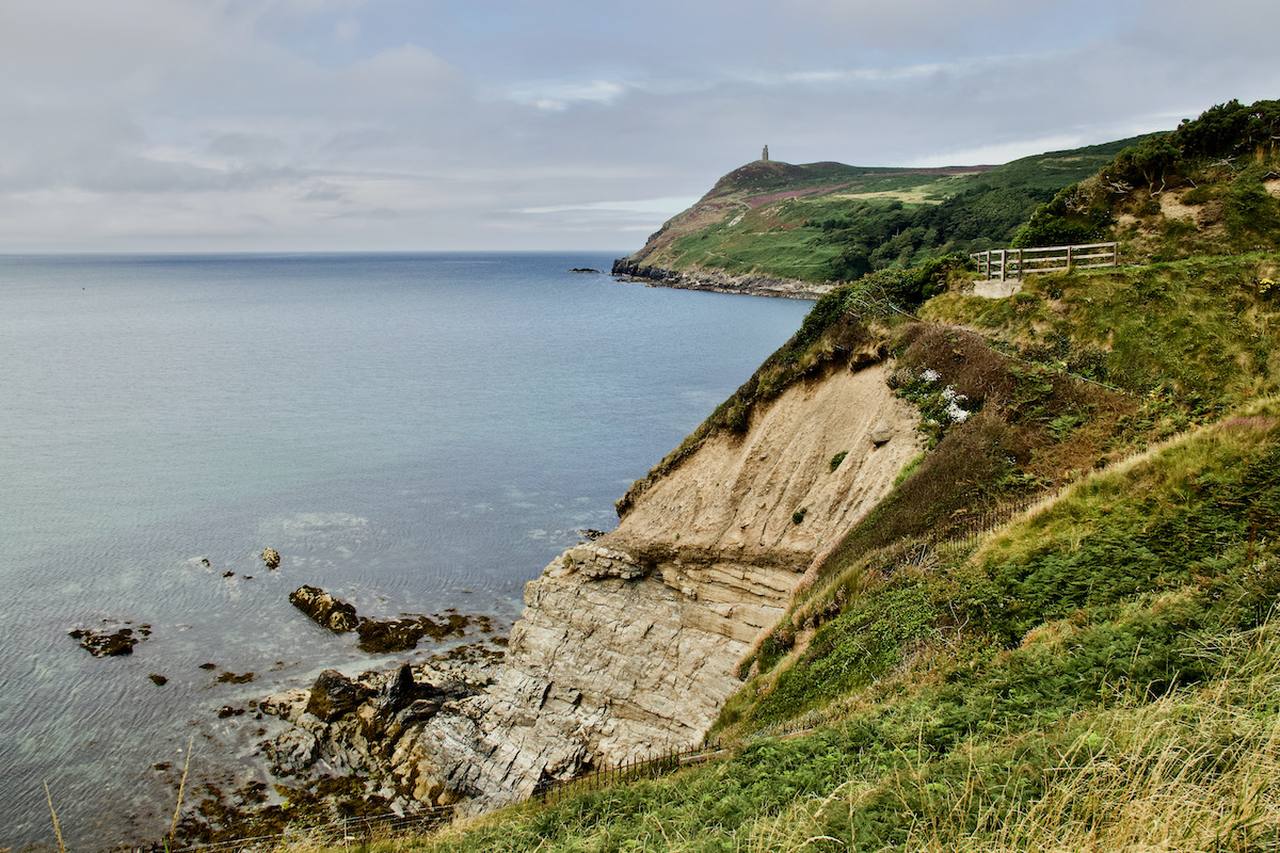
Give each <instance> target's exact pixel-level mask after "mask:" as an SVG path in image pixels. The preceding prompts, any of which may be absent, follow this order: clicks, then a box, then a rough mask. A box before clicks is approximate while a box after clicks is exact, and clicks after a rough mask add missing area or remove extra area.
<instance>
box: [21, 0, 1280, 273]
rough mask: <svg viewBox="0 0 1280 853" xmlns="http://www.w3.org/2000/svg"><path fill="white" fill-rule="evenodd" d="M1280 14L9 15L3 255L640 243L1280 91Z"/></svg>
mask: <svg viewBox="0 0 1280 853" xmlns="http://www.w3.org/2000/svg"><path fill="white" fill-rule="evenodd" d="M1277 31H1280V3H1275V2H1263V1H1262V0H1253V2H1245V1H1244V0H1215V1H1214V2H1205V0H1149V2H1125V0H1111V2H1093V0H1083V2H1072V3H1048V2H1037V0H967V2H961V0H895V2H884V1H883V0H879V2H864V0H858V1H857V2H854V0H845V2H841V0H774V2H758V0H714V1H712V0H707V2H703V0H679V1H678V2H672V1H671V0H645V2H637V3H632V2H608V0H582V2H578V0H564V2H558V0H539V1H538V2H534V0H511V1H510V2H506V0H459V2H446V0H439V2H432V0H417V2H410V0H363V2H362V1H361V0H189V2H188V0H0V117H2V121H3V124H2V125H0V251H7V252H23V251H138V250H143V251H146V250H160V251H183V250H192V251H237V250H240V251H264V250H370V249H402V250H418V249H566V248H570V249H610V250H624V249H632V248H635V247H637V246H638V245H639V244H640V243H642V242H643V239H644V237H645V236H646V235H647V234H648V233H649V232H650V231H652V230H654V229H655V228H656V227H657V226H658V225H660V224H661V223H662V221H663V220H664V219H665V218H666V217H667V216H669V215H671V214H672V213H675V212H677V211H678V210H680V209H681V208H683V207H685V206H686V205H687V204H689V203H690V202H691V201H692V200H693V199H694V198H696V197H697V196H699V195H701V194H702V193H703V192H704V191H705V190H706V189H707V188H709V187H710V185H711V184H712V182H713V181H714V180H715V179H716V178H717V177H718V176H720V175H721V174H723V173H724V172H726V171H728V170H730V169H732V168H734V167H735V166H738V165H740V164H742V163H744V162H747V161H749V160H752V159H754V158H755V157H757V156H758V155H759V151H760V146H761V145H763V144H764V143H766V142H767V143H768V144H769V146H770V150H771V151H772V153H773V156H774V159H779V160H786V161H789V162H796V163H802V162H810V161H814V160H839V161H842V162H845V163H854V164H859V165H919V164H952V163H960V164H967V163H979V162H987V163H994V162H1004V161H1006V160H1009V159H1012V158H1014V157H1017V156H1021V155H1024V154H1031V153H1036V152H1039V151H1043V150H1048V149H1054V148H1063V147H1069V146H1075V145H1079V144H1085V143H1090V142H1100V141H1104V140H1108V139H1114V138H1117V137H1120V136H1128V135H1131V134H1135V133H1138V132H1142V131H1147V130H1154V129H1160V128H1166V127H1172V126H1173V125H1175V124H1176V123H1177V121H1178V119H1180V118H1182V117H1189V116H1193V115H1195V114H1197V113H1198V112H1200V111H1201V110H1202V109H1203V108H1205V107H1207V106H1209V105H1210V104H1213V103H1215V102H1220V101H1223V100H1226V99H1229V98H1232V97H1238V98H1240V99H1241V100H1255V99H1257V98H1270V97H1280V61H1277V59H1276V46H1275V33H1276V32H1277Z"/></svg>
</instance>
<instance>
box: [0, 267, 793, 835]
mask: <svg viewBox="0 0 1280 853" xmlns="http://www.w3.org/2000/svg"><path fill="white" fill-rule="evenodd" d="M611 257H612V256H609V255H604V254H600V253H592V252H581V253H525V254H459V253H442V254H377V255H355V254H297V255H283V254H282V255H155V256H125V255H108V256H86V255H66V256H12V255H11V256H0V625H3V634H2V635H0V643H2V644H3V646H2V647H0V848H4V847H6V846H10V847H14V848H21V847H23V846H25V845H31V844H36V845H51V844H52V843H53V841H54V837H53V833H52V828H51V821H50V815H49V808H48V802H47V799H46V791H45V785H46V784H47V785H48V796H49V798H50V799H52V802H53V804H54V806H55V808H56V810H57V813H58V817H59V819H60V823H61V826H62V830H63V832H64V835H65V836H66V839H67V842H68V844H69V846H71V847H72V848H73V849H96V848H101V847H107V846H110V845H112V844H114V843H117V842H130V841H139V840H144V839H147V838H151V839H154V838H156V837H158V836H160V835H161V834H163V832H164V831H165V829H166V828H167V827H168V823H169V815H170V813H171V812H172V810H173V806H174V802H175V788H176V782H175V776H176V774H177V773H178V772H179V770H180V768H181V767H182V766H183V765H184V763H185V762H187V761H188V758H187V755H188V753H187V750H188V748H189V746H190V759H189V766H190V768H191V782H190V783H189V792H188V796H190V797H192V798H194V799H196V800H198V798H199V797H200V796H201V793H200V786H201V785H202V784H205V783H206V781H207V780H228V779H231V778H233V777H235V776H236V775H237V774H242V773H244V772H248V771H249V770H250V769H251V768H253V767H254V766H255V764H259V763H260V759H259V758H258V757H257V756H256V755H255V747H256V742H255V732H256V730H257V729H256V728H255V727H256V726H260V725H261V724H260V722H259V721H256V720H254V719H253V715H252V714H241V715H237V716H230V717H225V718H223V717H219V716H218V711H219V709H220V708H223V707H229V708H246V707H250V708H251V707H252V703H253V702H254V701H255V700H256V699H258V698H260V697H262V696H264V695H267V694H269V693H272V692H275V691H278V690H281V689H284V688H287V687H299V686H306V685H308V684H309V683H310V682H311V681H312V680H313V679H314V678H315V676H316V674H317V673H318V672H319V671H320V670H322V669H324V668H327V667H336V668H339V669H342V670H344V671H350V672H358V671H361V670H363V669H370V668H379V667H386V666H390V665H391V664H392V663H393V662H394V661H396V660H400V659H404V658H409V657H411V655H410V654H401V655H393V656H385V655H384V656H378V655H370V654H366V653H363V652H361V651H360V650H359V649H358V648H357V647H356V642H355V639H354V637H353V636H352V635H349V634H348V635H335V634H332V633H329V632H328V631H326V630H324V629H322V628H320V627H319V626H317V625H316V624H314V623H312V622H311V621H309V620H308V619H307V618H306V617H305V616H304V615H303V614H302V613H300V612H299V611H298V610H296V609H295V608H293V607H292V606H291V605H290V604H289V601H288V595H289V593H290V591H292V590H293V589H295V588H297V587H298V586H301V585H303V584H311V585H316V586H321V587H323V588H325V589H326V590H329V591H331V592H333V593H334V594H336V595H338V596H339V597H341V598H343V599H346V600H348V601H350V602H352V603H353V604H354V605H355V606H356V607H357V608H358V610H359V611H360V613H361V614H362V615H370V616H394V615H397V614H400V613H414V614H433V613H441V612H443V611H445V610H447V609H449V608H455V609H456V610H458V611H460V612H463V613H467V614H487V615H489V616H491V617H493V618H494V619H495V621H496V623H497V624H498V625H499V626H500V627H501V626H509V625H510V623H511V622H512V621H513V620H514V619H515V618H517V617H518V615H519V612H520V608H521V593H522V587H523V585H524V584H525V582H527V581H528V580H530V579H532V578H534V577H536V576H537V575H538V573H539V572H540V571H541V570H542V568H543V566H544V565H546V563H547V562H549V561H550V560H551V559H552V558H553V557H554V556H555V555H556V554H557V553H559V552H560V551H561V550H562V549H564V548H565V547H567V546H569V545H572V544H574V543H575V542H577V541H579V540H580V536H581V534H580V532H579V531H581V530H583V529H587V528H595V529H604V530H607V529H609V528H610V527H612V526H613V525H614V524H615V523H616V516H615V513H614V510H613V502H614V501H615V500H616V499H617V498H618V497H619V496H620V495H621V494H622V493H623V492H624V491H625V490H626V488H627V486H628V485H629V484H630V483H631V482H632V481H633V480H634V479H636V478H637V477H640V476H642V475H644V473H645V472H646V471H647V470H648V469H649V468H650V467H651V466H652V465H653V464H655V463H656V462H657V461H658V460H659V459H660V458H661V457H662V456H663V455H664V454H665V453H666V452H667V451H668V450H670V449H671V448H673V447H674V446H675V445H676V444H678V443H679V441H680V440H681V439H682V438H683V437H684V436H685V435H686V434H688V433H689V432H690V431H691V430H692V429H693V428H694V427H696V426H697V424H698V423H699V422H700V421H701V420H702V419H703V418H704V417H706V415H707V414H709V413H710V412H711V410H712V409H713V408H714V407H715V406H716V405H717V404H718V403H720V402H721V401H722V400H723V399H724V398H726V397H727V396H728V395H729V394H731V393H732V392H733V391H734V389H735V388H737V387H738V385H740V384H741V383H742V382H743V381H745V380H746V379H747V378H748V377H749V376H750V375H751V372H752V371H753V370H754V369H755V367H756V366H757V365H758V364H759V363H760V362H761V361H762V360H763V359H764V358H765V357H766V356H767V355H768V354H769V353H770V352H771V351H773V350H774V349H776V348H777V347H778V346H779V345H780V344H782V343H783V342H784V341H785V340H786V339H787V338H788V337H789V336H790V335H791V334H792V333H793V332H794V331H795V330H796V329H797V328H798V327H799V325H800V322H801V319H802V318H803V316H804V314H805V312H806V311H807V310H808V308H809V307H810V306H809V303H805V302H800V301H791V300H781V299H767V298H758V297H749V296H731V295H724V294H713V293H702V292H694V291H686V290H672V289H665V288H656V287H648V286H645V285H642V284H635V283H625V282H620V281H616V280H614V279H613V278H611V277H610V276H608V275H606V274H592V273H574V272H570V269H571V268H573V267H591V268H597V269H603V270H607V269H608V265H609V264H610V262H611ZM268 547H269V548H275V549H276V550H278V551H279V553H280V555H281V564H280V567H279V568H278V569H276V570H274V571H271V570H268V569H267V568H266V567H265V566H264V565H263V562H262V560H261V557H260V554H261V552H262V550H263V549H264V548H268ZM103 620H108V621H110V622H117V623H123V622H125V621H128V622H130V623H132V625H133V626H134V627H135V628H136V629H138V630H139V631H140V630H141V627H140V626H142V625H147V626H149V630H150V635H149V636H147V637H146V638H145V639H144V640H142V641H141V642H140V643H138V645H137V646H136V647H135V648H134V650H133V653H132V654H130V655H127V656H118V657H102V658H98V657H93V656H91V655H90V654H89V653H88V652H87V651H85V650H84V649H82V648H81V647H80V645H79V644H78V643H77V641H76V640H75V639H73V638H72V637H70V636H68V632H69V631H71V630H73V629H75V628H77V627H90V628H92V627H95V626H99V625H101V624H103ZM441 648H442V646H438V645H435V644H433V643H432V642H431V641H429V640H428V641H424V642H423V644H422V645H421V646H420V648H419V649H418V650H417V652H416V653H414V654H417V655H420V656H421V655H429V654H434V653H437V652H439V651H440V650H441ZM210 664H212V667H210V666H209V665H210ZM202 665H205V666H204V668H202ZM248 673H252V674H253V676H252V680H249V681H244V680H243V679H244V678H245V677H246V676H247V674H248ZM228 674H230V676H235V677H237V679H239V680H241V683H235V681H233V680H229V677H230V676H228ZM152 675H157V676H162V677H163V678H164V679H165V683H164V684H163V685H157V684H156V683H154V682H153V680H152V679H151V677H150V676H152Z"/></svg>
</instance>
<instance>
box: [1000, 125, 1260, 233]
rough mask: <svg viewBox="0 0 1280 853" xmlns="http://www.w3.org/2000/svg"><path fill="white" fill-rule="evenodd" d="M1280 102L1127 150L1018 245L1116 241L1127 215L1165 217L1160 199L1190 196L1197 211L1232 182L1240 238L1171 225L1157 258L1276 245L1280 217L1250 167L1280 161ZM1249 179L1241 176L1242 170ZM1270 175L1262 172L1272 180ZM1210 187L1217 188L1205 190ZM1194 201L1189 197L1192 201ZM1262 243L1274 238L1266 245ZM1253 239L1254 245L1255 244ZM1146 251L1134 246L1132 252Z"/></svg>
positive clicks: (1076, 187)
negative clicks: (1179, 192)
mask: <svg viewBox="0 0 1280 853" xmlns="http://www.w3.org/2000/svg"><path fill="white" fill-rule="evenodd" d="M1277 141H1280V101H1257V102H1256V103H1253V104H1249V105H1245V104H1241V103H1240V102H1238V101H1229V102H1227V103H1225V104H1220V105H1218V106H1215V107H1212V108H1211V109H1209V110H1206V111H1205V112H1204V113H1203V114H1201V115H1200V116H1199V117H1198V118H1196V119H1192V120H1188V121H1184V122H1183V123H1182V124H1181V125H1180V126H1179V127H1178V128H1177V129H1176V130H1174V131H1171V132H1170V133H1167V134H1158V135H1154V136H1151V137H1147V138H1145V139H1143V140H1141V141H1140V142H1138V143H1137V144H1135V145H1132V146H1130V147H1129V148H1126V149H1125V150H1124V151H1122V152H1121V153H1120V154H1118V155H1117V156H1116V157H1115V159H1114V160H1112V161H1111V162H1110V163H1109V164H1107V165H1106V166H1104V167H1103V169H1102V170H1101V171H1100V172H1099V173H1098V174H1097V175H1096V176H1094V177H1091V178H1088V179H1086V180H1084V181H1081V182H1080V183H1077V184H1073V185H1071V186H1068V187H1065V188H1063V189H1062V190H1060V191H1059V192H1058V193H1057V194H1056V195H1055V196H1054V197H1053V199H1052V200H1050V201H1049V202H1047V203H1046V204H1045V205H1043V206H1042V207H1040V208H1038V209H1037V210H1036V211H1035V212H1034V213H1033V214H1032V215H1031V217H1030V219H1029V220H1028V221H1027V222H1026V224H1025V225H1023V226H1022V227H1021V228H1020V229H1019V230H1018V232H1017V234H1016V235H1015V236H1014V239H1013V245H1015V246H1026V247H1031V246H1048V245H1056V244H1066V243H1082V242H1091V241H1093V240H1099V239H1110V238H1111V237H1112V236H1113V231H1114V228H1115V227H1116V224H1117V222H1118V219H1117V214H1119V213H1121V212H1122V210H1123V209H1126V205H1127V206H1128V207H1127V210H1128V212H1129V213H1130V214H1136V215H1138V216H1139V217H1158V216H1159V215H1160V213H1161V207H1160V204H1159V203H1158V202H1157V201H1156V196H1157V195H1158V194H1161V193H1164V192H1165V191H1168V190H1173V189H1189V190H1190V193H1188V196H1189V197H1190V201H1189V202H1188V203H1192V204H1203V203H1205V202H1207V201H1209V200H1211V199H1212V198H1213V197H1214V192H1213V190H1212V189H1211V186H1210V185H1212V184H1217V183H1223V182H1225V183H1228V184H1230V185H1231V186H1230V188H1229V190H1228V191H1227V193H1226V199H1225V211H1224V213H1225V224H1226V226H1227V230H1228V234H1229V235H1230V236H1231V237H1233V238H1235V239H1234V240H1233V241H1232V242H1231V243H1229V244H1227V243H1224V242H1223V241H1221V240H1220V239H1219V240H1218V241H1217V243H1216V245H1215V241H1214V240H1213V239H1209V240H1206V241H1192V240H1188V239H1187V237H1188V236H1189V235H1190V234H1193V233H1194V232H1195V231H1196V230H1197V225H1196V223H1195V222H1194V221H1191V220H1182V219H1170V220H1168V221H1166V222H1165V223H1164V230H1163V232H1162V233H1161V234H1159V235H1157V236H1158V237H1159V239H1160V240H1161V241H1162V244H1161V245H1159V246H1157V247H1155V248H1153V249H1151V250H1150V251H1151V252H1153V253H1154V256H1156V257H1175V256H1185V255H1186V254H1188V248H1189V247H1194V250H1195V251H1219V252H1223V251H1240V250H1245V249H1250V248H1257V247H1258V245H1263V246H1271V245H1274V244H1275V243H1274V241H1275V239H1276V238H1277V237H1280V235H1278V234H1277V233H1276V232H1277V230H1278V229H1277V227H1276V221H1277V217H1278V216H1280V212H1277V208H1276V207H1275V205H1274V204H1271V203H1269V202H1273V201H1274V199H1271V198H1270V196H1268V195H1267V193H1266V191H1265V189H1264V188H1263V187H1262V185H1261V182H1260V181H1259V180H1258V172H1257V171H1256V170H1253V171H1251V170H1250V168H1249V162H1250V161H1252V162H1255V163H1260V164H1274V163H1275V162H1276V160H1277V157H1280V147H1278V146H1277ZM1242 168H1243V169H1244V172H1243V173H1240V174H1239V177H1236V174H1237V172H1238V170H1240V169H1242ZM1266 172H1267V170H1266V169H1263V170H1262V173H1263V174H1265V173H1266ZM1202 182H1208V183H1209V184H1210V185H1201V184H1202ZM1184 201H1186V198H1184ZM1260 237H1266V238H1269V239H1265V240H1263V241H1262V242H1261V243H1258V242H1257V240H1258V238H1260ZM1250 239H1253V240H1254V243H1250V242H1249V240H1250ZM1134 248H1138V247H1131V250H1132V249H1134Z"/></svg>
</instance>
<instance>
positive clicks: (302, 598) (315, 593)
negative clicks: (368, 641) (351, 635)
mask: <svg viewBox="0 0 1280 853" xmlns="http://www.w3.org/2000/svg"><path fill="white" fill-rule="evenodd" d="M289 603H290V604H292V605H293V606H294V607H296V608H298V609H299V610H301V611H302V612H303V613H305V614H307V615H308V616H310V617H311V618H312V619H313V620H315V621H316V622H317V623H319V624H320V625H323V626H324V627H326V628H328V629H329V630H330V631H334V632H336V633H339V634H341V633H344V632H346V631H354V630H355V628H356V626H357V625H359V624H360V619H359V617H358V616H356V609H355V607H354V606H352V605H350V604H348V603H347V602H345V601H342V600H341V599H338V598H334V597H333V596H332V595H330V594H329V593H327V592H325V591H324V590H323V589H321V588H320V587H318V586H305V585H304V586H300V587H298V588H297V589H295V590H294V591H293V592H291V593H289Z"/></svg>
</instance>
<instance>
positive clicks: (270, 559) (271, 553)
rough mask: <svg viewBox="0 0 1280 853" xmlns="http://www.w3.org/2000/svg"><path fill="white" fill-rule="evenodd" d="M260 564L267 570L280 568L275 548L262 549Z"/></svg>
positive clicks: (278, 554) (278, 555)
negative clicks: (263, 564) (264, 565)
mask: <svg viewBox="0 0 1280 853" xmlns="http://www.w3.org/2000/svg"><path fill="white" fill-rule="evenodd" d="M262 562H263V563H265V564H266V566H267V568H268V569H278V568H280V552H279V551H277V550H276V549H275V548H263V549H262Z"/></svg>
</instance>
